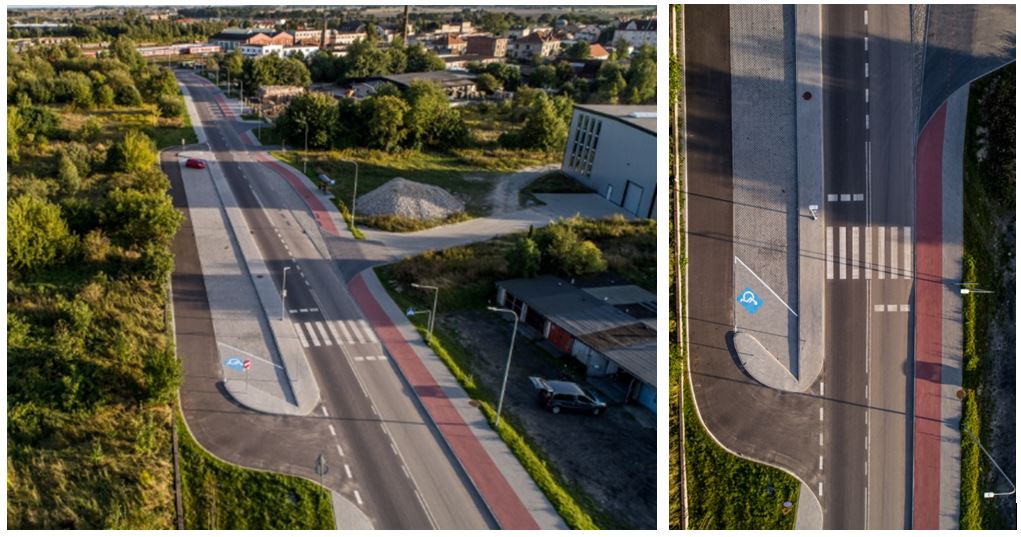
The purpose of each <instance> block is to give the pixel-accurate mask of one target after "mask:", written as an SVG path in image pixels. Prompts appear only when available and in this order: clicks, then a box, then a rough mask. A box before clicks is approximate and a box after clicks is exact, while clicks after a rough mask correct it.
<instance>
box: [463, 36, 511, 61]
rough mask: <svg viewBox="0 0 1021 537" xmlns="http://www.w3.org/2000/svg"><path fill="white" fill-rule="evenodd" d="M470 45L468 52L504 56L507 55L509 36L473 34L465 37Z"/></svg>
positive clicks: (466, 51)
mask: <svg viewBox="0 0 1021 537" xmlns="http://www.w3.org/2000/svg"><path fill="white" fill-rule="evenodd" d="M465 41H466V42H467V43H468V46H467V47H466V48H465V53H466V54H478V55H479V56H491V57H493V58H503V57H504V56H506V55H507V41H508V40H507V38H506V37H492V36H488V35H473V36H469V37H466V38H465Z"/></svg>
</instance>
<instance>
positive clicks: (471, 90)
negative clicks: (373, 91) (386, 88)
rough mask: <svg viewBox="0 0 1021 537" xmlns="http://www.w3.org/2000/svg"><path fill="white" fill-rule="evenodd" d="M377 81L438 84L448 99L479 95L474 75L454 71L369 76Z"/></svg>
mask: <svg viewBox="0 0 1021 537" xmlns="http://www.w3.org/2000/svg"><path fill="white" fill-rule="evenodd" d="M371 80H375V81H377V82H378V83H386V82H389V83H391V84H394V85H395V86H397V87H398V88H402V89H403V88H407V87H409V86H411V83H412V82H417V81H424V82H431V83H433V84H436V85H437V86H439V88H440V89H442V90H443V91H444V93H446V94H447V98H449V99H450V100H461V99H474V98H477V97H479V96H480V93H479V88H478V85H477V83H476V82H475V75H472V74H468V73H460V72H454V71H428V72H425V73H403V74H399V75H386V76H380V77H371Z"/></svg>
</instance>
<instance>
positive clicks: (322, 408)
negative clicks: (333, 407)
mask: <svg viewBox="0 0 1021 537" xmlns="http://www.w3.org/2000/svg"><path fill="white" fill-rule="evenodd" d="M320 410H322V411H323V415H324V416H326V417H327V418H328V417H330V413H329V412H327V411H326V407H320Z"/></svg>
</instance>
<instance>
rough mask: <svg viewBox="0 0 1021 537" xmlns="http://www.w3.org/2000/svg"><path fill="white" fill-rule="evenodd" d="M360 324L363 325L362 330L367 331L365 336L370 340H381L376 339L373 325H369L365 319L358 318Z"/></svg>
mask: <svg viewBox="0 0 1021 537" xmlns="http://www.w3.org/2000/svg"><path fill="white" fill-rule="evenodd" d="M358 324H359V325H361V327H362V330H364V331H365V336H366V337H368V338H369V341H371V342H373V343H377V342H379V340H378V339H376V335H375V334H373V333H372V327H370V326H369V323H367V322H365V319H358Z"/></svg>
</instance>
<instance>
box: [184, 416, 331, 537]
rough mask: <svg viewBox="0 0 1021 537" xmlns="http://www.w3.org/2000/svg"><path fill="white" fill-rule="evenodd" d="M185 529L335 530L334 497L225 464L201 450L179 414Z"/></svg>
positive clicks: (293, 480) (303, 483)
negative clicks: (332, 498)
mask: <svg viewBox="0 0 1021 537" xmlns="http://www.w3.org/2000/svg"><path fill="white" fill-rule="evenodd" d="M176 419H177V424H178V427H177V430H178V434H179V438H180V446H181V487H182V495H183V498H184V522H185V528H186V529H189V530H197V529H228V530H245V529H263V530H268V529H287V530H331V529H334V527H335V526H334V520H333V503H332V500H331V497H330V493H329V492H328V491H327V490H326V489H323V488H320V487H319V486H318V485H316V484H314V483H312V482H311V481H308V480H306V479H302V478H300V477H293V476H286V475H280V474H274V473H270V472H262V471H258V470H249V469H246V468H241V467H240V466H235V465H233V464H228V463H226V462H223V461H221V460H219V459H217V458H215V457H213V456H212V455H210V454H209V453H208V452H206V451H205V450H204V449H202V447H201V446H199V445H198V443H197V442H195V439H194V438H192V436H191V433H190V432H189V431H188V428H187V426H186V425H185V423H184V419H183V418H182V417H181V415H180V414H179V413H178V414H177V416H176Z"/></svg>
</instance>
